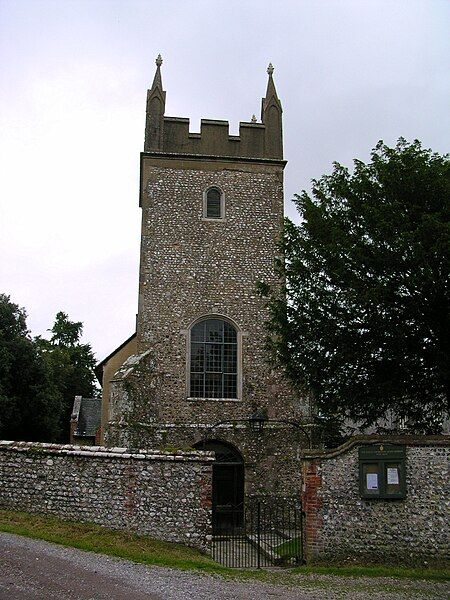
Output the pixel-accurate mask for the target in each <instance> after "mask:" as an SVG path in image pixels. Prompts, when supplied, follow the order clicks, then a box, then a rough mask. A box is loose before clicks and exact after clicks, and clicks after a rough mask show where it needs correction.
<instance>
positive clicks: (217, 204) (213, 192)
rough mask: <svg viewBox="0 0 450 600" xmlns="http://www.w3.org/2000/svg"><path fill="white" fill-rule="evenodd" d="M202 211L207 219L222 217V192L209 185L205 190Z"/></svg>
mask: <svg viewBox="0 0 450 600" xmlns="http://www.w3.org/2000/svg"><path fill="white" fill-rule="evenodd" d="M204 213H205V217H206V218H207V219H223V217H224V214H223V213H224V202H223V194H222V192H221V191H220V190H219V188H216V187H211V188H209V189H208V190H207V191H206V197H205V207H204Z"/></svg>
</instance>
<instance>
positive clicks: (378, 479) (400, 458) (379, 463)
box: [359, 444, 406, 500]
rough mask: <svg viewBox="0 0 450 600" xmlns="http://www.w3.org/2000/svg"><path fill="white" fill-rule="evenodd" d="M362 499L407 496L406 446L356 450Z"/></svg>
mask: <svg viewBox="0 0 450 600" xmlns="http://www.w3.org/2000/svg"><path fill="white" fill-rule="evenodd" d="M359 491H360V494H361V498H367V499H369V498H372V499H384V500H387V499H402V498H405V496H406V451H405V446H401V445H394V444H370V445H367V446H360V448H359Z"/></svg>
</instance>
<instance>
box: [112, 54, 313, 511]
mask: <svg viewBox="0 0 450 600" xmlns="http://www.w3.org/2000/svg"><path fill="white" fill-rule="evenodd" d="M161 64H162V60H161V57H160V56H159V57H158V59H157V60H156V65H157V68H156V74H155V77H154V80H153V85H152V87H151V89H150V90H149V91H148V93H147V115H146V127H145V146H144V152H142V153H141V173H140V205H141V207H142V239H141V257H140V275H139V309H138V318H137V331H136V334H135V336H132V338H130V340H128V341H127V343H126V344H125V345H122V346H121V347H119V349H118V351H117V353H113V354H112V355H111V356H110V357H108V359H105V361H103V368H104V390H106V393H107V394H108V396H109V397H108V398H105V406H104V425H105V429H106V441H107V443H108V444H112V445H122V446H133V447H138V448H142V447H151V448H156V447H168V446H175V447H179V448H183V447H196V448H205V449H212V450H215V451H216V457H217V460H218V463H217V468H216V469H215V471H214V486H215V487H214V503H215V505H216V506H218V505H223V504H224V503H225V504H227V503H228V504H239V502H242V500H243V497H244V490H245V495H252V494H280V495H282V494H289V495H295V493H296V491H297V488H298V486H299V480H298V478H299V469H298V464H297V461H296V456H297V452H298V448H299V447H300V446H301V445H304V444H305V440H304V437H303V434H302V433H301V431H300V430H298V429H296V428H295V427H293V426H291V425H290V424H283V423H279V422H273V420H276V421H280V420H304V419H305V418H307V416H308V414H307V413H308V409H307V406H306V404H305V403H304V402H302V400H301V399H298V398H296V397H295V396H294V394H293V392H292V390H291V389H290V388H289V386H288V385H287V383H286V382H285V381H284V380H283V378H282V376H281V374H280V373H279V372H278V371H277V370H276V369H275V368H274V367H273V366H271V365H270V363H269V360H268V358H269V357H268V355H267V351H266V348H265V342H266V336H267V332H266V329H265V325H264V324H265V321H266V320H267V317H268V313H267V309H266V306H265V301H264V299H263V298H261V297H260V296H259V295H258V292H257V288H256V286H257V283H258V282H260V281H261V282H265V283H267V284H269V285H271V286H275V287H276V286H280V281H279V279H278V278H277V275H276V274H275V269H274V265H275V260H276V258H277V252H278V250H277V241H278V239H279V236H280V234H281V227H282V219H283V170H284V167H285V164H286V161H284V160H283V143H282V107H281V102H280V100H279V98H278V96H277V92H276V89H275V84H274V81H273V76H272V73H273V67H272V65H269V68H268V75H269V79H268V84H267V92H266V95H265V97H264V98H263V99H262V107H261V121H260V122H259V123H258V122H257V121H256V118H255V117H253V118H252V120H251V121H250V122H241V123H240V128H239V136H233V135H229V130H228V122H227V121H217V120H207V119H203V120H202V121H201V131H200V133H191V132H190V131H189V119H185V118H179V117H168V116H165V114H164V112H165V100H166V92H165V91H164V90H163V87H162V78H161ZM119 355H120V357H121V360H124V359H125V358H126V360H125V361H124V363H123V365H122V366H121V367H120V368H119V369H118V370H117V367H118V364H117V360H118V357H119ZM127 356H128V358H127ZM108 365H109V366H108ZM111 365H114V368H112V367H111ZM255 415H256V416H263V417H267V418H268V419H269V420H268V421H267V422H266V423H265V425H264V427H262V428H259V427H256V428H255V422H254V419H253V421H252V419H251V417H252V416H253V417H255ZM271 420H272V422H271Z"/></svg>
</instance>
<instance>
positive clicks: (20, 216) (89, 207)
mask: <svg viewBox="0 0 450 600" xmlns="http://www.w3.org/2000/svg"><path fill="white" fill-rule="evenodd" d="M449 24H450V2H449V1H448V0H442V1H438V0H436V1H433V0H424V1H422V2H415V1H414V0H407V1H405V2H401V1H395V0H387V1H382V0H378V1H377V0H373V1H371V0H355V1H351V0H335V1H327V0H316V1H312V0H311V1H302V0H296V1H288V0H278V1H275V0H270V1H266V0H256V1H253V0H237V1H232V0H225V1H219V0H203V1H201V0H164V1H156V0H146V1H138V0H108V1H106V0H105V1H96V0H87V1H83V0H76V1H69V0H56V1H47V0H46V1H39V0H27V1H26V0H13V1H10V0H0V60H1V65H0V292H4V293H7V294H9V295H10V296H11V298H12V300H13V301H14V302H16V303H17V304H19V305H20V306H24V307H25V308H26V309H27V311H28V315H29V317H28V325H29V327H30V329H31V330H32V333H33V334H44V333H45V331H46V330H47V329H48V328H49V327H51V325H52V323H53V320H54V316H55V314H56V312H57V311H59V310H63V311H65V312H67V313H68V314H69V317H70V318H71V319H72V320H77V321H83V323H84V340H85V341H88V342H90V343H91V344H92V346H93V349H94V351H95V353H96V355H97V358H98V359H101V358H103V357H104V356H106V354H108V353H109V352H111V351H112V350H113V349H114V348H115V347H116V346H117V345H118V344H120V343H121V342H122V341H123V340H124V339H125V338H127V337H128V336H129V335H131V333H132V332H133V331H134V326H135V313H136V310H137V291H138V260H139V242H140V209H139V208H138V183H139V181H138V180H139V152H140V151H141V150H142V149H143V142H144V118H145V98H146V90H147V88H148V87H149V85H150V84H151V81H152V79H153V75H154V69H155V63H154V60H155V57H156V55H157V54H158V53H159V52H160V53H161V54H162V56H163V59H164V64H163V67H162V76H163V86H164V89H165V90H166V92H167V100H166V115H169V116H181V117H190V119H191V131H199V124H200V119H201V118H213V119H214V118H215V119H227V120H229V121H230V132H231V133H232V134H237V133H238V124H239V121H248V120H250V118H251V116H252V114H253V113H255V114H256V116H257V117H258V119H259V117H260V103H261V97H262V96H263V95H264V92H265V89H266V81H267V74H266V68H267V64H268V62H269V61H271V62H272V63H273V65H274V67H275V73H274V79H275V83H276V86H277V91H278V95H279V97H280V99H281V101H282V104H283V109H284V114H283V119H284V151H285V157H286V158H287V160H288V161H289V163H288V166H287V168H286V179H285V181H286V186H285V194H286V212H287V214H288V215H290V216H294V215H295V209H294V208H293V206H292V203H291V202H290V199H291V198H292V196H293V194H294V193H295V192H299V191H300V190H302V189H309V188H310V181H311V179H312V178H314V177H319V176H320V175H322V174H323V173H325V172H329V171H330V170H331V168H332V162H333V161H338V162H341V163H344V164H347V165H350V164H351V162H352V160H353V158H355V157H357V158H361V159H363V160H366V159H368V157H369V152H370V149H371V148H373V147H374V145H375V144H376V142H377V141H378V140H379V139H383V140H384V141H385V142H386V143H388V144H394V143H395V141H396V139H397V138H398V137H399V136H404V137H405V138H406V139H408V140H412V139H414V138H418V139H420V140H422V142H423V143H424V145H425V146H426V147H431V148H432V149H433V150H435V151H438V152H440V153H444V152H447V151H448V150H449V144H448V142H449V132H450V124H449V105H450V103H449V99H450V93H449V92H450V84H449V61H448V58H449V56H450V47H449V46H450V44H449V39H450V37H449V35H448V33H449Z"/></svg>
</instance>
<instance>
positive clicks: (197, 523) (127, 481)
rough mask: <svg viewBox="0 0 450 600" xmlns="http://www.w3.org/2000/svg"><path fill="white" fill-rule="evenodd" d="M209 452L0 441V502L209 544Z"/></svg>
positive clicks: (195, 544) (162, 537) (191, 543)
mask: <svg viewBox="0 0 450 600" xmlns="http://www.w3.org/2000/svg"><path fill="white" fill-rule="evenodd" d="M212 461H213V455H212V453H204V452H173V453H168V452H158V451H150V452H147V451H142V452H134V453H132V452H130V451H128V450H127V449H125V448H109V449H106V448H103V447H99V446H95V447H94V446H92V447H87V446H83V447H82V448H81V447H79V446H68V445H65V446H61V445H56V444H40V443H26V442H0V506H1V507H2V508H7V509H12V510H24V511H27V512H31V513H34V512H36V513H46V514H52V515H55V516H57V517H60V518H62V519H67V520H72V521H82V522H93V523H97V524H99V525H103V526H106V527H109V528H112V529H121V530H125V531H132V532H134V533H138V534H143V535H144V534H145V535H149V536H151V537H153V538H156V539H160V540H166V541H170V542H179V543H183V544H186V545H189V546H193V547H196V548H198V549H200V550H203V551H208V550H209V548H210V534H211V471H212V467H211V463H212Z"/></svg>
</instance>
